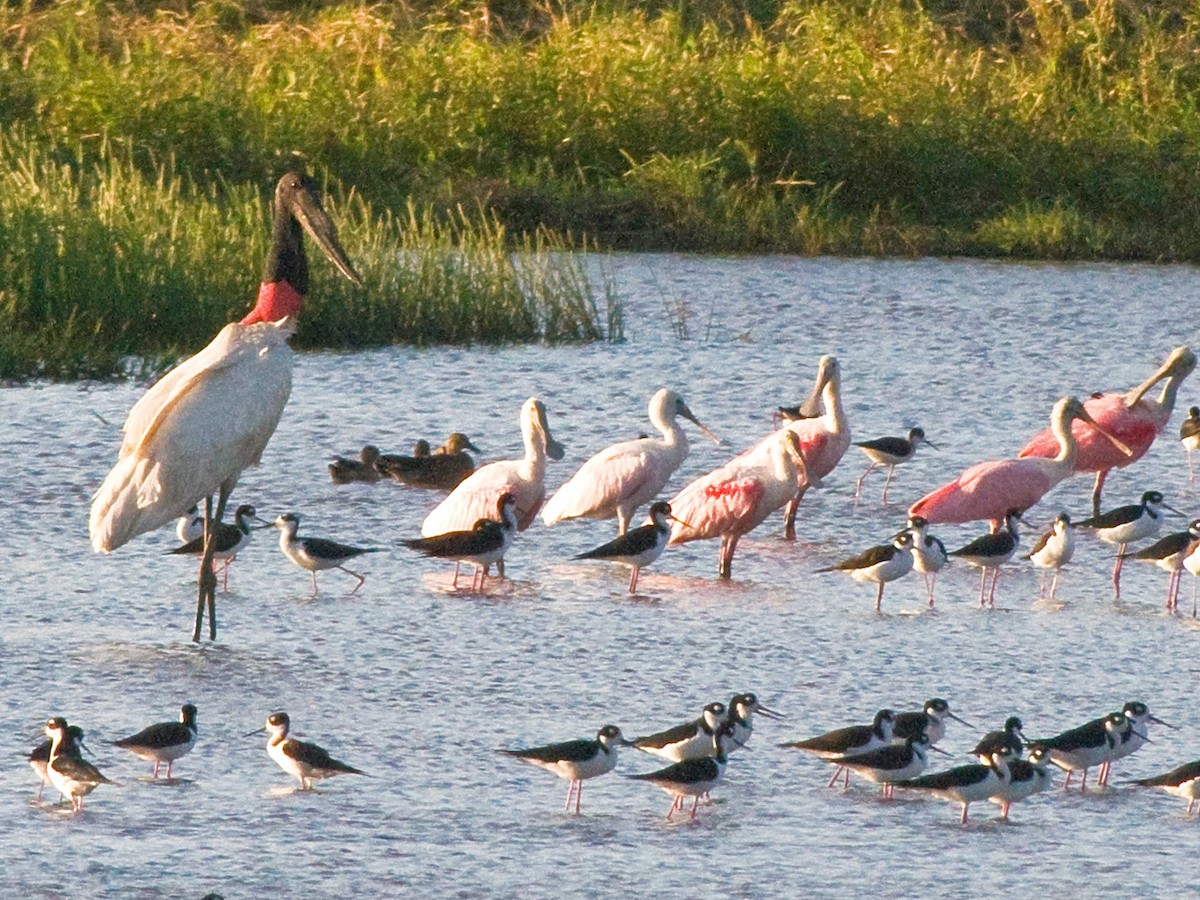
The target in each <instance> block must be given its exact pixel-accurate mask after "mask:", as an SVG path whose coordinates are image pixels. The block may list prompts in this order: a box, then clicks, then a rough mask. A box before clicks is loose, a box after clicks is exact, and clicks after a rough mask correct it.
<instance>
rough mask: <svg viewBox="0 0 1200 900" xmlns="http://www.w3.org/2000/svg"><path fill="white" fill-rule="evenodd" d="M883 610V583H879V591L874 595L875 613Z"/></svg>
mask: <svg viewBox="0 0 1200 900" xmlns="http://www.w3.org/2000/svg"><path fill="white" fill-rule="evenodd" d="M881 609H883V582H882V581H881V582H879V590H878V591H877V592H876V593H875V612H879V611H880V610H881Z"/></svg>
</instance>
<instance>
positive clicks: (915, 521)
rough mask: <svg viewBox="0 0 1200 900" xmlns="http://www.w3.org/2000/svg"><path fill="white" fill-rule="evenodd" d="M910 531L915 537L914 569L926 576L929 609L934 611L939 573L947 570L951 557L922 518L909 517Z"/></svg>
mask: <svg viewBox="0 0 1200 900" xmlns="http://www.w3.org/2000/svg"><path fill="white" fill-rule="evenodd" d="M908 531H909V534H911V535H912V537H913V569H914V570H915V571H917V572H920V573H921V574H922V575H924V576H925V590H927V591H928V592H929V608H930V609H932V608H933V589H934V586H935V585H936V584H937V576H938V572H940V571H942V569H943V568H945V566H946V563H948V562H949V561H950V557H949V556H948V555H947V553H946V545H945V544H943V543H942V542H941V540H939V539H938V538H936V537H934V536H933V535H932V534H929V523H928V522H926V521H925V520H924V519H923V518H921V516H909V517H908Z"/></svg>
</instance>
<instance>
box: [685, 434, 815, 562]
mask: <svg viewBox="0 0 1200 900" xmlns="http://www.w3.org/2000/svg"><path fill="white" fill-rule="evenodd" d="M782 434H783V438H782V440H777V441H773V442H772V443H771V444H769V445H768V447H767V449H766V451H765V454H764V453H753V454H751V453H743V454H742V455H741V456H738V457H736V458H734V459H732V460H730V461H729V462H728V463H726V464H725V465H723V466H721V467H720V468H719V469H714V470H713V471H712V472H709V473H708V474H707V475H704V476H701V477H700V478H697V479H696V480H695V481H693V482H692V483H691V484H689V485H687V487H685V488H684V489H683V490H682V491H680V492H679V493H678V494H676V495H675V497H674V498H673V499H672V500H671V510H672V512H673V514H674V515H676V516H678V518H677V519H676V520H675V524H674V525H673V526H672V528H671V543H672V544H683V543H687V542H688V541H699V540H706V539H708V538H720V539H721V552H720V556H719V559H718V565H717V574H718V575H719V576H720V577H721V578H726V579H727V578H729V577H730V576H731V570H732V564H733V553H734V551H735V550H736V549H737V543H738V540H740V539H741V537H742V535H744V534H747V533H749V532H751V531H753V530H754V529H755V528H757V527H758V526H759V525H760V524H762V522H763V520H764V519H766V517H767V516H769V515H770V514H771V513H773V512H774V511H775V510H777V509H779V508H780V507H781V506H783V505H784V504H786V503H787V502H788V501H789V500H790V499H792V498H793V497H794V496H795V495H796V484H797V480H798V479H804V480H805V481H807V478H805V467H806V460H805V457H804V451H803V447H802V444H801V438H800V436H799V435H798V434H796V433H795V432H794V431H789V430H787V429H783V430H782Z"/></svg>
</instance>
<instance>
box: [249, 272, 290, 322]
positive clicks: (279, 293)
mask: <svg viewBox="0 0 1200 900" xmlns="http://www.w3.org/2000/svg"><path fill="white" fill-rule="evenodd" d="M303 305H304V295H303V294H301V293H300V292H299V291H297V290H296V289H295V288H294V287H292V286H291V284H289V283H288V282H286V281H273V282H267V281H264V282H263V283H262V284H261V285H259V288H258V302H257V303H256V304H255V305H254V309H252V310H251V311H250V314H249V315H248V316H246V318H244V319H242V324H243V325H253V324H255V323H256V322H278V321H279V320H280V319H286V318H288V317H289V316H292V317H294V316H298V315H299V314H300V307H302V306H303Z"/></svg>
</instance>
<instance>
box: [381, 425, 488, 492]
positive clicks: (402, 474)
mask: <svg viewBox="0 0 1200 900" xmlns="http://www.w3.org/2000/svg"><path fill="white" fill-rule="evenodd" d="M420 443H423V444H425V448H426V450H428V448H429V443H428V442H426V441H421V442H420ZM468 450H473V451H475V452H476V453H478V452H479V448H478V447H476V446H475V445H474V444H472V443H471V439H470V438H469V437H467V436H466V435H465V434H463V433H462V432H461V431H456V432H454V433H453V434H451V435H450V437H448V438H447V439H446V443H444V444H442V446H440V447H438V448H437V450H436V451H434V452H433V453H432V454H430V453H428V452H426V453H425V455H424V456H420V455H418V454H417V453H416V452H415V451H414V452H413V455H412V456H397V455H386V456H383V457H380V460H379V463H378V467H379V471H381V472H383V473H384V474H385V475H390V476H391V477H392V478H394V479H395V480H396V481H398V482H400V483H401V484H407V485H409V486H410V487H428V488H439V489H440V490H443V491H452V490H454V489H455V488H456V487H458V486H459V485H460V484H462V482H463V481H464V480H465V479H466V478H467V476H469V475H470V474H471V473H472V472H474V471H475V460H474V459H473V458H472V457H471V454H470V453H468V452H467V451H468Z"/></svg>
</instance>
